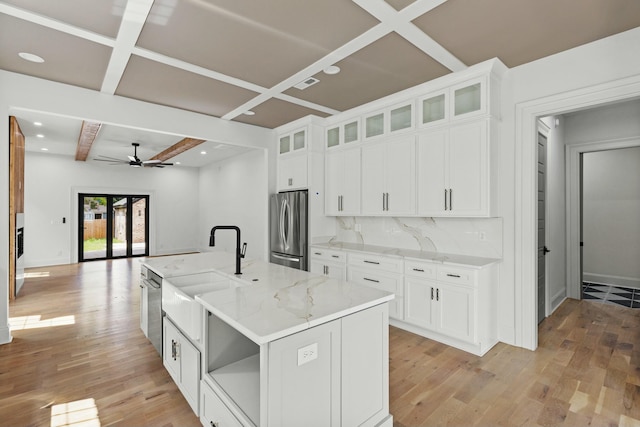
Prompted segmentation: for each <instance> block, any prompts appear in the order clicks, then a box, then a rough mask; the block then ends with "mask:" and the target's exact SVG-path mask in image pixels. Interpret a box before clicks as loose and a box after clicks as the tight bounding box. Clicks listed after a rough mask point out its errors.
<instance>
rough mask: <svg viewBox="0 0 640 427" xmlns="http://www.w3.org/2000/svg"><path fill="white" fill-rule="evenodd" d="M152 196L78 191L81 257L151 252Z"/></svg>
mask: <svg viewBox="0 0 640 427" xmlns="http://www.w3.org/2000/svg"><path fill="white" fill-rule="evenodd" d="M148 242H149V196H145V195H118V194H88V193H80V194H78V261H79V262H84V261H93V260H104V259H114V258H130V257H136V256H148V255H149V244H148Z"/></svg>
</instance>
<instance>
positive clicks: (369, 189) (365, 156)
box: [362, 144, 387, 215]
mask: <svg viewBox="0 0 640 427" xmlns="http://www.w3.org/2000/svg"><path fill="white" fill-rule="evenodd" d="M386 152H387V150H386V145H385V144H376V145H372V146H369V147H364V148H363V149H362V213H363V214H365V215H368V214H381V213H383V207H384V193H385V191H384V190H385V188H384V173H385V171H384V169H385V163H386V162H385V156H386Z"/></svg>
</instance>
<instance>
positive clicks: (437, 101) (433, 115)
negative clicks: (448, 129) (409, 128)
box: [420, 92, 447, 125]
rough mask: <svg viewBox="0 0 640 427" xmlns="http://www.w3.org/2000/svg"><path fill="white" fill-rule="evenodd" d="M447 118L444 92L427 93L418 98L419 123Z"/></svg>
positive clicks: (423, 123)
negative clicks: (425, 95) (423, 96)
mask: <svg viewBox="0 0 640 427" xmlns="http://www.w3.org/2000/svg"><path fill="white" fill-rule="evenodd" d="M446 118H447V96H446V93H445V92H441V93H437V94H432V95H427V97H425V98H422V99H421V100H420V125H429V124H434V123H437V122H439V121H441V120H444V119H446Z"/></svg>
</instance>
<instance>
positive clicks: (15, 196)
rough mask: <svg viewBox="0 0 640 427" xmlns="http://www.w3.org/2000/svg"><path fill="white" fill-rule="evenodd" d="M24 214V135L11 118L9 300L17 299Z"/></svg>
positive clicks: (15, 121)
mask: <svg viewBox="0 0 640 427" xmlns="http://www.w3.org/2000/svg"><path fill="white" fill-rule="evenodd" d="M23 212H24V134H23V133H22V130H21V129H20V125H19V124H18V120H17V119H16V118H15V117H13V116H11V117H9V260H10V261H9V300H13V299H15V297H16V294H17V289H16V250H17V248H16V214H17V213H23Z"/></svg>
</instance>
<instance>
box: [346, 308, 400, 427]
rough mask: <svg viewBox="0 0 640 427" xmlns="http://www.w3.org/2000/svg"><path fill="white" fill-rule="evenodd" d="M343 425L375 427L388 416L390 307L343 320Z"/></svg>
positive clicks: (371, 310) (356, 314)
mask: <svg viewBox="0 0 640 427" xmlns="http://www.w3.org/2000/svg"><path fill="white" fill-rule="evenodd" d="M341 381H342V426H376V425H379V423H380V422H381V421H382V420H383V419H385V417H387V416H388V414H389V308H388V304H381V305H378V306H375V307H372V308H370V309H367V310H363V311H359V312H357V313H354V314H351V315H349V316H346V317H343V318H342V378H341Z"/></svg>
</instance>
